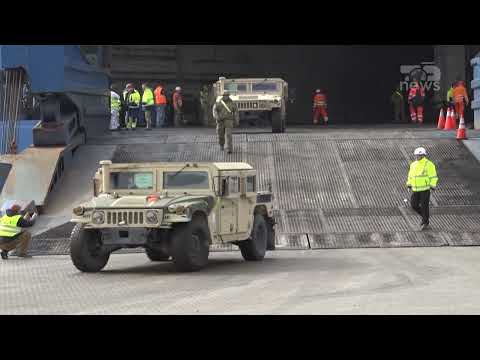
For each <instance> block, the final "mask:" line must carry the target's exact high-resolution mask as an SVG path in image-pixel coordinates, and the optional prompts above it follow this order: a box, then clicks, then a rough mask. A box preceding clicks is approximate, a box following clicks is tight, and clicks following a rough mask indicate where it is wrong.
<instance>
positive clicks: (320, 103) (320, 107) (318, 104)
mask: <svg viewBox="0 0 480 360" xmlns="http://www.w3.org/2000/svg"><path fill="white" fill-rule="evenodd" d="M320 117H322V118H323V121H324V123H325V125H327V123H328V113H327V97H326V96H325V94H324V93H323V91H322V90H321V89H317V90H316V91H315V96H314V97H313V123H314V124H318V121H319V118H320Z"/></svg>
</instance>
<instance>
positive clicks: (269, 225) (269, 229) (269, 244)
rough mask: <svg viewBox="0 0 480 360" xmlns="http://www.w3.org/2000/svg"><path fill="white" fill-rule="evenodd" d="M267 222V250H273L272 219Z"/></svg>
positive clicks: (273, 231)
mask: <svg viewBox="0 0 480 360" xmlns="http://www.w3.org/2000/svg"><path fill="white" fill-rule="evenodd" d="M265 221H266V222H267V250H275V230H274V229H273V223H272V221H269V220H265Z"/></svg>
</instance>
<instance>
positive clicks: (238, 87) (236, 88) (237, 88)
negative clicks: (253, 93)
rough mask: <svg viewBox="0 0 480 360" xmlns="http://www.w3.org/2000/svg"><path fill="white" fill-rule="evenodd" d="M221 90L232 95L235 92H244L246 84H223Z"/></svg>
mask: <svg viewBox="0 0 480 360" xmlns="http://www.w3.org/2000/svg"><path fill="white" fill-rule="evenodd" d="M223 89H224V90H225V91H229V92H232V93H237V92H246V91H247V84H237V83H225V84H223Z"/></svg>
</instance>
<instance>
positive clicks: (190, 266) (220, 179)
mask: <svg viewBox="0 0 480 360" xmlns="http://www.w3.org/2000/svg"><path fill="white" fill-rule="evenodd" d="M100 164H101V168H100V169H98V171H97V173H96V174H95V177H94V184H93V186H94V196H93V198H92V200H91V201H89V202H87V203H85V204H82V205H81V206H78V207H76V208H75V209H73V213H74V217H73V219H72V221H73V222H76V223H77V224H76V226H75V228H74V229H73V231H72V234H71V239H70V240H71V251H70V253H71V258H72V261H73V263H74V265H75V266H76V267H77V268H78V269H79V270H81V271H85V272H96V271H100V270H101V269H102V268H103V267H104V266H105V265H106V264H107V262H108V259H109V256H110V253H111V252H113V251H115V250H118V249H121V248H132V247H144V248H145V249H146V253H147V256H148V257H149V258H150V259H151V260H152V261H166V260H169V258H170V257H171V258H172V259H173V263H174V265H175V267H176V268H177V269H178V270H179V271H194V270H198V269H200V268H202V267H204V266H205V265H206V264H207V262H208V255H209V248H210V245H216V244H228V243H231V244H235V245H238V246H239V247H240V250H241V253H242V255H243V257H244V258H245V260H262V259H263V257H264V256H265V251H266V250H273V249H274V248H275V236H274V218H273V205H272V194H271V192H270V191H257V185H256V171H255V170H254V169H253V168H252V166H250V165H249V164H246V163H194V162H191V163H135V164H112V162H111V161H108V160H104V161H101V162H100Z"/></svg>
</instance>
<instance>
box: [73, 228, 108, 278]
mask: <svg viewBox="0 0 480 360" xmlns="http://www.w3.org/2000/svg"><path fill="white" fill-rule="evenodd" d="M101 239H102V235H101V233H100V231H98V230H85V229H84V228H83V224H77V225H75V227H74V228H73V230H72V234H71V235H70V258H71V259H72V262H73V264H74V265H75V267H76V268H77V269H78V270H80V271H83V272H98V271H100V270H102V269H103V268H104V267H105V265H107V262H108V259H109V258H110V252H108V251H105V250H104V249H102V243H101Z"/></svg>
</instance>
